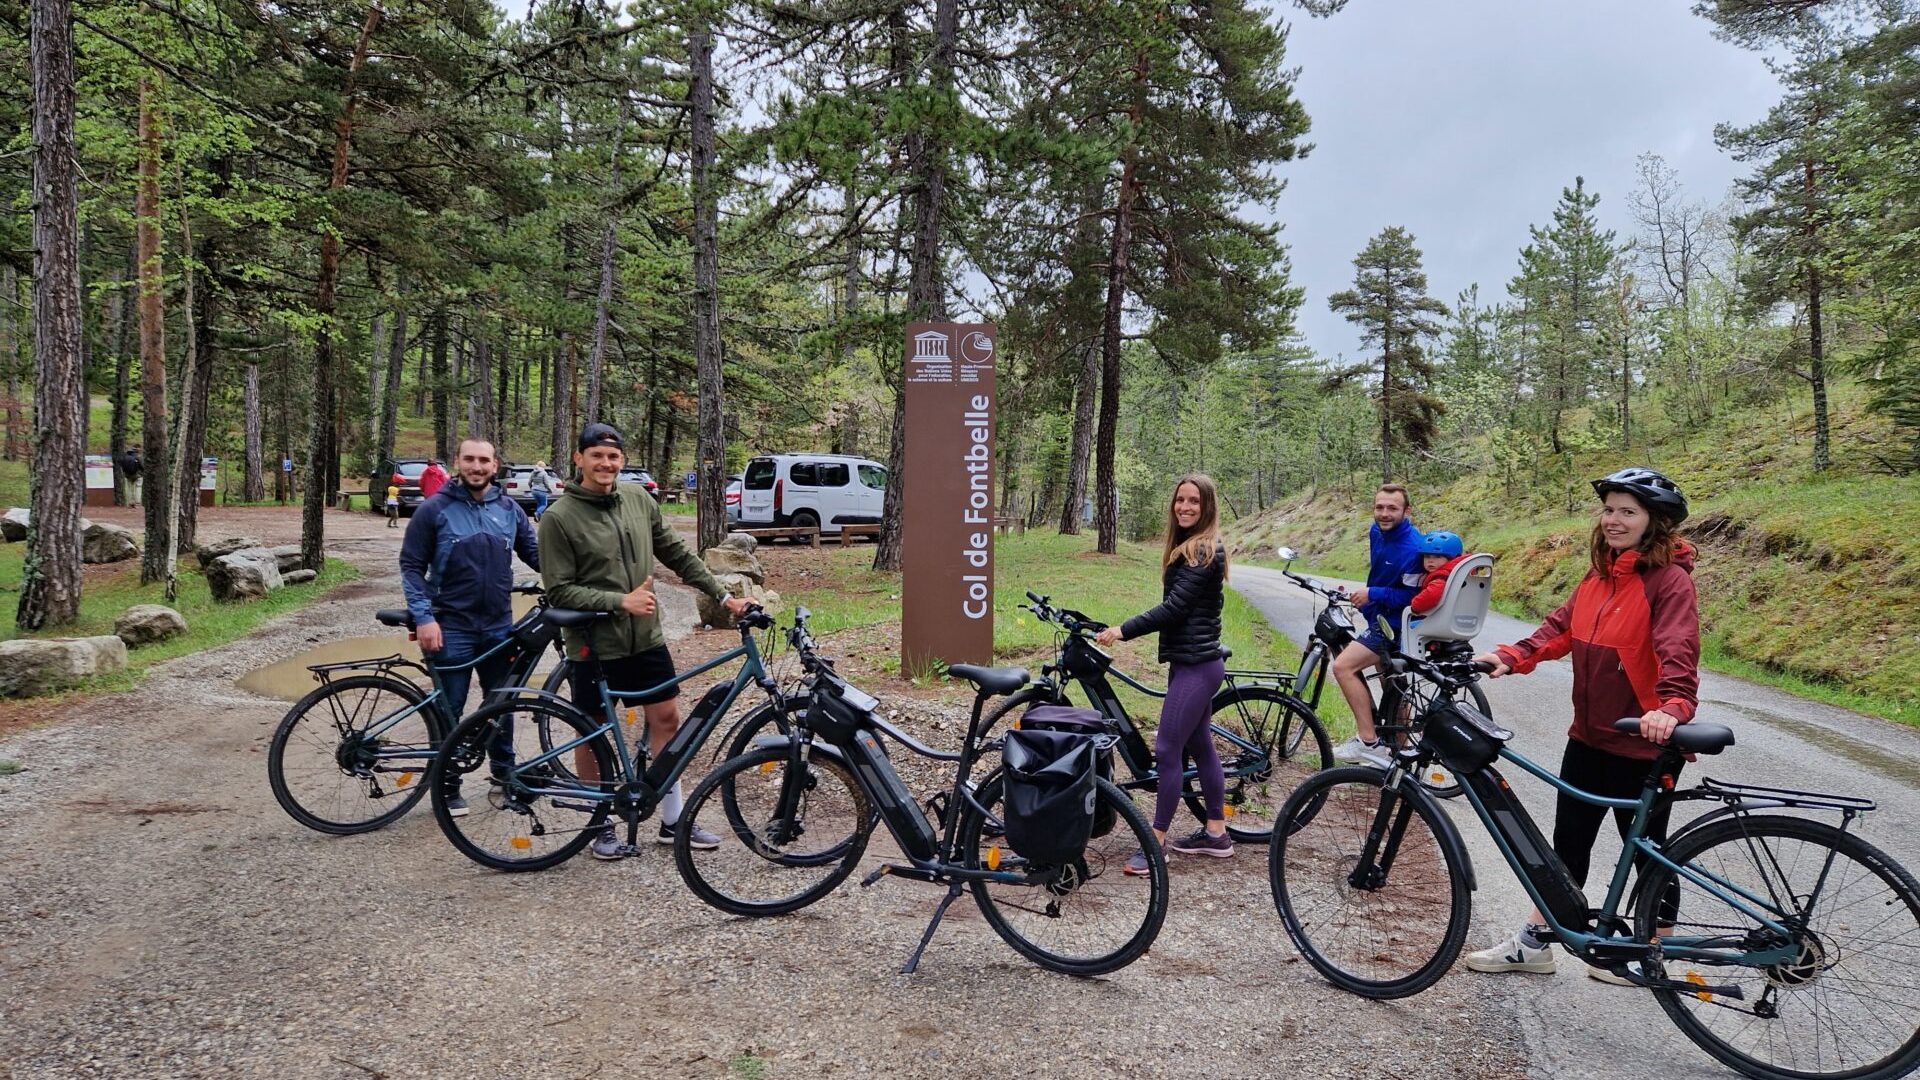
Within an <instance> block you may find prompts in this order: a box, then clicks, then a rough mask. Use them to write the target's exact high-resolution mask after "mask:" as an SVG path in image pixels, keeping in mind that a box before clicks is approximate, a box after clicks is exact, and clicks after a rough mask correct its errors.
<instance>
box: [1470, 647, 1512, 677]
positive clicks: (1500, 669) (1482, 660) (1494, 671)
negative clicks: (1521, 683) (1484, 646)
mask: <svg viewBox="0 0 1920 1080" xmlns="http://www.w3.org/2000/svg"><path fill="white" fill-rule="evenodd" d="M1473 662H1474V663H1476V664H1485V665H1487V678H1489V679H1497V678H1499V677H1500V676H1502V675H1508V674H1511V673H1512V672H1513V668H1512V667H1511V666H1510V665H1509V664H1508V663H1507V662H1506V661H1505V660H1504V659H1501V656H1500V654H1499V653H1497V652H1490V653H1481V654H1480V655H1479V656H1476V657H1474V658H1473Z"/></svg>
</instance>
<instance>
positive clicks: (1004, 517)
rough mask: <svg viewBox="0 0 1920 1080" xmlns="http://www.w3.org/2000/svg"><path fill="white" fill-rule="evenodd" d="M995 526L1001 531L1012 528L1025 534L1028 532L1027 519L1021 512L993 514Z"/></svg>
mask: <svg viewBox="0 0 1920 1080" xmlns="http://www.w3.org/2000/svg"><path fill="white" fill-rule="evenodd" d="M993 527H994V528H996V529H999V530H1000V531H1001V532H1006V531H1007V530H1009V529H1011V530H1013V531H1014V532H1016V533H1019V534H1020V535H1022V536H1025V535H1026V532H1027V519H1026V518H1025V517H1022V516H1021V515H1019V514H995V515H994V516H993Z"/></svg>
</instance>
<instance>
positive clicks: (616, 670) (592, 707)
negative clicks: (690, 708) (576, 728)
mask: <svg viewBox="0 0 1920 1080" xmlns="http://www.w3.org/2000/svg"><path fill="white" fill-rule="evenodd" d="M600 671H601V673H602V674H603V675H605V676H606V679H607V689H609V690H646V689H648V688H650V687H655V686H659V685H660V684H661V683H663V682H666V681H667V680H668V679H671V678H673V677H674V676H675V675H676V674H678V672H676V671H675V670H674V667H673V654H672V653H670V652H668V651H667V647H666V646H665V645H656V646H654V647H653V648H651V649H647V650H645V651H644V652H637V653H634V654H633V655H632V656H622V657H618V658H616V659H612V660H609V659H606V658H605V657H602V658H601V660H600ZM589 690H590V688H588V687H583V686H582V685H581V681H580V680H579V679H575V680H574V681H573V701H574V704H576V705H579V706H580V707H581V708H582V709H583V710H586V711H587V712H588V713H589V714H590V715H591V714H597V713H598V712H599V711H600V702H598V701H595V700H592V699H591V698H590V697H589ZM679 696H680V684H679V683H675V684H673V685H672V686H669V687H666V688H665V689H663V690H660V691H659V692H657V693H653V694H648V695H646V696H644V697H623V698H620V699H619V704H621V705H657V704H659V703H660V702H662V701H672V700H673V699H674V698H677V697H679Z"/></svg>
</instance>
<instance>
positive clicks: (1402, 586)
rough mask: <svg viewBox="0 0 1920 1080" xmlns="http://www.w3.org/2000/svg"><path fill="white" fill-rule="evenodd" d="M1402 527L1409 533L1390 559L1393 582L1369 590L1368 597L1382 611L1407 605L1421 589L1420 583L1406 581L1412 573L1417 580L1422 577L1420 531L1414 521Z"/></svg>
mask: <svg viewBox="0 0 1920 1080" xmlns="http://www.w3.org/2000/svg"><path fill="white" fill-rule="evenodd" d="M1402 528H1403V529H1405V530H1406V533H1407V535H1406V536H1405V537H1403V538H1402V540H1401V542H1400V544H1399V545H1398V546H1397V547H1396V548H1395V549H1394V551H1393V553H1392V556H1391V558H1390V559H1389V560H1388V561H1389V563H1390V565H1392V567H1393V569H1394V575H1393V583H1392V584H1389V585H1379V586H1375V587H1373V588H1369V589H1368V590H1367V596H1368V598H1369V599H1370V600H1372V601H1373V602H1374V603H1377V604H1379V605H1380V610H1381V611H1382V613H1384V612H1386V611H1387V610H1389V609H1397V608H1403V607H1406V606H1407V605H1408V604H1411V603H1412V602H1413V594H1414V593H1417V592H1419V591H1420V586H1419V585H1417V584H1415V585H1408V584H1407V583H1406V582H1407V578H1408V576H1409V575H1412V576H1413V577H1414V580H1415V581H1416V582H1417V581H1418V580H1419V577H1420V539H1421V537H1420V533H1419V530H1417V529H1415V528H1414V527H1413V523H1412V522H1408V523H1407V524H1405V525H1403V526H1402Z"/></svg>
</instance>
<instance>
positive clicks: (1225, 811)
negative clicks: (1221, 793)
mask: <svg viewBox="0 0 1920 1080" xmlns="http://www.w3.org/2000/svg"><path fill="white" fill-rule="evenodd" d="M1239 812H1240V811H1239V810H1237V809H1235V808H1234V805H1233V804H1232V803H1228V804H1227V805H1225V806H1223V807H1221V808H1220V814H1221V816H1222V817H1232V816H1233V815H1235V814H1237V813H1239Z"/></svg>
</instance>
